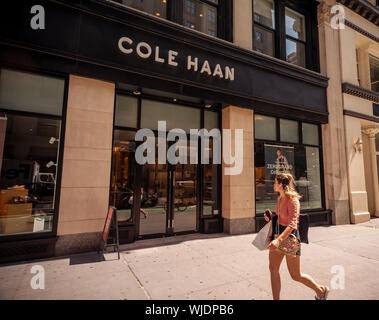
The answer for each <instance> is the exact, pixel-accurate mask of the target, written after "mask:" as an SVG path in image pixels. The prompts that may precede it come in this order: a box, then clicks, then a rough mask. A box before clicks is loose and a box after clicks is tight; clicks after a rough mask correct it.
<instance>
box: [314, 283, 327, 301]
mask: <svg viewBox="0 0 379 320" xmlns="http://www.w3.org/2000/svg"><path fill="white" fill-rule="evenodd" d="M329 291H330V290H329V288H328V286H325V292H324V296H323V297H321V298H319V297H318V296H315V299H316V300H326V299H328V294H329Z"/></svg>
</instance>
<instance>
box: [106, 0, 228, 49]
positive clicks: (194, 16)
mask: <svg viewBox="0 0 379 320" xmlns="http://www.w3.org/2000/svg"><path fill="white" fill-rule="evenodd" d="M109 1H114V2H118V3H122V4H124V5H127V6H130V7H132V8H135V9H138V10H141V11H144V12H148V13H150V14H153V15H155V16H157V17H160V18H164V19H168V20H171V21H174V22H177V23H179V24H181V25H184V26H186V27H189V28H191V29H195V30H197V31H200V32H203V33H206V34H208V35H211V36H216V37H219V38H223V39H225V40H229V41H231V38H232V33H233V32H232V10H230V8H231V7H232V3H233V2H232V0H109Z"/></svg>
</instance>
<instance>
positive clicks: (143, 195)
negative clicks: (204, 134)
mask: <svg viewBox="0 0 379 320" xmlns="http://www.w3.org/2000/svg"><path fill="white" fill-rule="evenodd" d="M129 2H130V3H129ZM129 2H128V1H124V3H123V4H120V3H118V2H115V1H100V0H99V1H95V0H94V1H86V2H80V3H79V2H78V3H72V2H69V1H42V2H41V3H40V4H39V5H40V6H41V7H42V8H43V9H44V14H45V25H44V27H45V28H44V29H33V28H32V27H31V19H32V18H33V17H34V15H33V14H31V13H30V12H31V7H32V6H33V4H32V3H31V2H30V1H21V2H18V3H17V6H16V5H15V4H14V5H10V7H9V8H8V14H7V17H6V18H5V19H4V20H3V21H2V22H1V24H2V25H1V43H0V45H1V50H0V52H1V54H0V63H1V71H0V112H1V114H0V116H1V118H0V121H1V133H2V135H1V141H0V143H1V146H2V148H1V152H2V169H1V172H2V174H1V196H2V198H1V201H2V204H1V205H2V207H1V210H2V212H1V226H2V229H1V236H0V241H1V243H0V248H1V256H2V260H3V261H7V260H12V259H22V258H33V257H42V256H52V255H63V254H70V253H75V252H83V251H90V250H96V249H97V247H98V245H99V240H100V232H101V231H102V228H103V224H104V220H105V215H106V212H107V208H108V206H109V205H112V206H115V207H116V208H117V211H118V221H119V227H120V238H121V240H122V242H123V243H127V242H131V241H135V240H138V239H144V238H148V237H161V236H169V235H176V234H183V233H188V232H206V233H209V232H222V231H223V232H226V233H229V234H239V233H249V232H255V231H256V230H258V229H259V228H260V226H261V225H262V222H263V218H262V213H263V210H264V208H266V207H271V208H272V206H273V203H274V201H275V195H274V194H273V191H272V190H271V189H272V180H273V171H275V170H277V169H278V168H282V169H283V170H287V171H289V172H292V173H293V174H294V176H295V180H296V182H297V185H298V188H299V191H300V192H301V193H302V195H303V204H302V208H303V210H304V212H308V213H309V214H310V217H311V221H312V222H314V223H330V220H331V218H330V217H331V211H330V210H328V207H327V204H326V201H325V191H324V172H323V157H324V153H323V138H322V129H321V128H322V125H323V124H326V123H327V122H328V110H327V105H326V88H327V85H328V79H327V78H326V77H324V76H322V75H321V74H320V73H319V63H318V60H319V58H318V49H317V48H318V32H317V23H316V21H317V14H316V12H317V11H316V9H317V2H316V1H314V2H313V1H309V2H307V4H305V5H304V4H303V5H301V3H302V2H301V1H284V2H282V1H268V0H267V1H266V0H262V1H258V0H256V1H247V0H246V1H245V0H244V1H242V2H243V3H242V2H236V1H234V2H233V1H229V0H228V1H221V0H220V1H183V2H181V1H176V2H173V1H167V2H166V1H163V2H162V1H154V3H155V5H156V6H155V7H154V8H147V7H145V8H138V7H137V5H136V4H135V3H133V1H129ZM178 3H182V5H181V6H179V7H178V6H177V4H178ZM133 6H134V7H133ZM246 8H249V10H246ZM141 9H143V11H145V12H142V11H140V10H141ZM149 10H150V11H151V12H150V11H149ZM198 10H200V11H198ZM146 12H147V13H146ZM199 12H201V13H200V14H199ZM151 13H153V14H154V15H155V16H154V15H152V14H151ZM158 14H159V15H158ZM202 14H203V15H204V16H203V17H204V18H205V17H206V18H207V23H203V21H202V20H201V19H199V17H202V16H201V15H202ZM191 15H192V16H191ZM195 16H196V17H197V19H198V20H200V21H197V20H195ZM63 21H65V23H64V25H62V22H63ZM40 22H41V21H40ZM200 22H201V23H200ZM37 24H38V23H37ZM246 26H249V28H248V29H249V31H248V32H246ZM193 29H195V30H193ZM196 30H197V31H196ZM267 39H269V40H268V41H267ZM270 56H271V57H270ZM159 121H164V126H165V127H164V128H163V129H162V127H159ZM175 128H179V129H181V130H182V133H183V134H184V137H185V138H187V141H188V144H185V145H180V146H179V145H178V144H177V143H176V141H175V137H174V138H172V136H171V138H169V137H170V132H172V130H173V129H175ZM140 129H147V130H150V131H149V132H151V133H152V134H153V137H152V139H153V145H155V146H156V147H155V148H153V149H154V150H153V157H156V158H158V156H159V155H161V152H164V153H168V152H170V150H174V151H173V152H174V153H175V152H179V154H182V155H183V154H184V155H185V157H187V161H184V163H178V164H172V163H169V162H165V163H159V161H158V160H157V161H156V162H154V163H145V164H141V163H138V162H137V161H136V152H138V148H139V147H140V146H141V144H142V143H143V141H136V133H137V132H139V130H140ZM200 129H207V130H208V131H211V130H212V129H216V131H217V130H218V131H219V132H220V133H221V134H223V130H224V129H229V130H230V132H231V135H232V139H231V151H232V152H231V158H232V160H233V161H234V163H233V162H228V161H225V159H223V160H224V161H223V162H222V163H217V162H216V163H214V162H212V160H213V159H212V157H214V153H213V151H214V148H215V145H214V144H212V142H213V141H214V140H215V139H214V137H213V140H212V139H211V143H210V144H209V146H208V145H205V146H204V145H202V144H201V139H200V138H199V137H198V136H195V137H193V132H191V130H200ZM237 129H242V130H243V135H242V137H243V138H242V139H240V140H237V141H236V140H235V139H234V136H235V135H236V134H237V133H236V132H237V131H236V130H237ZM216 131H214V132H216ZM222 137H223V139H222V141H223V143H224V140H225V136H224V135H222ZM191 138H194V139H193V141H195V143H194V144H190V142H189V141H191ZM238 143H241V145H242V146H243V154H237V153H234V151H235V146H236V144H238ZM171 147H174V149H172V148H171ZM184 149H185V150H186V152H184V153H181V150H184ZM193 149H196V151H197V153H196V154H195V156H194V157H195V161H192V160H194V159H193V158H191V157H192V156H193V154H192V153H191V151H192V150H193ZM223 149H225V145H224V144H223ZM162 150H163V151H162ZM205 154H209V155H210V160H211V161H210V163H208V164H203V163H201V161H200V160H201V159H202V157H203V156H204V155H205ZM233 157H234V158H233ZM196 158H197V159H196ZM284 158H285V159H286V160H285V161H286V162H285V163H284V162H283V161H284V160H283V159H284ZM196 160H197V161H196ZM278 161H279V162H278ZM237 162H238V163H239V164H240V165H241V170H240V172H239V173H238V174H235V175H229V174H226V172H227V171H228V168H229V169H230V168H233V166H236V164H237ZM229 163H230V164H229ZM278 163H280V164H279V165H278ZM283 163H284V165H283Z"/></svg>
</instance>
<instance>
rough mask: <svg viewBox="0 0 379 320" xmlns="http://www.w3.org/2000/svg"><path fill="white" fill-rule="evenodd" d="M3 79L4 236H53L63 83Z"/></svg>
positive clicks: (0, 229) (21, 76)
mask: <svg viewBox="0 0 379 320" xmlns="http://www.w3.org/2000/svg"><path fill="white" fill-rule="evenodd" d="M0 79H1V81H0V157H1V158H0V171H1V179H0V236H4V235H10V234H25V233H33V232H49V231H52V227H53V219H54V214H55V207H56V204H55V199H56V191H57V190H56V183H57V173H58V167H59V163H58V155H59V146H60V134H61V118H60V117H61V115H62V107H63V93H64V80H62V79H58V78H54V77H48V76H43V75H39V74H32V73H26V72H20V71H14V70H9V69H1V71H0ZM14 111H17V113H14ZM34 113H36V114H34ZM41 114H43V115H41Z"/></svg>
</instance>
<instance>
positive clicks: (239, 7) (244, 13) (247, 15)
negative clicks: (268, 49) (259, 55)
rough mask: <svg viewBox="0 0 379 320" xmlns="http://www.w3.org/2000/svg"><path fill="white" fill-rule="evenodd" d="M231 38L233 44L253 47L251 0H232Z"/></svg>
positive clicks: (248, 48)
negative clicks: (232, 33)
mask: <svg viewBox="0 0 379 320" xmlns="http://www.w3.org/2000/svg"><path fill="white" fill-rule="evenodd" d="M233 2H234V7H233V23H234V25H233V32H234V35H233V39H234V44H235V45H237V46H239V47H241V48H244V49H247V50H252V49H253V0H234V1H233Z"/></svg>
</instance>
